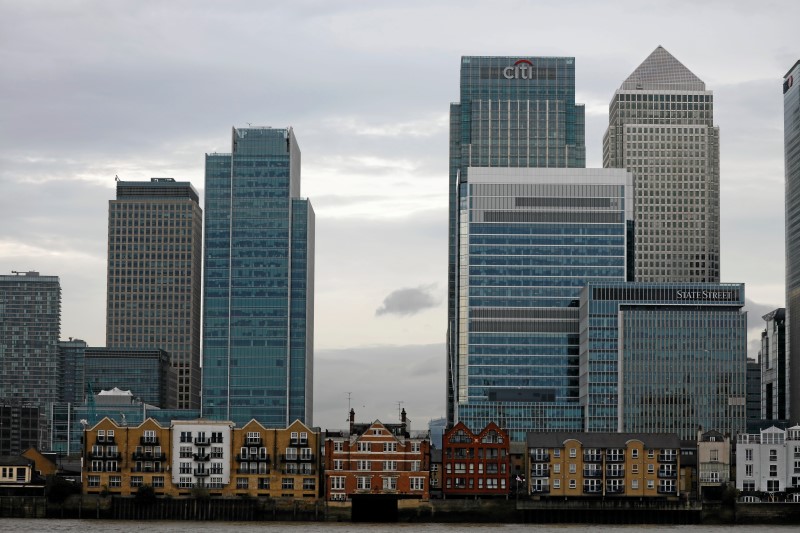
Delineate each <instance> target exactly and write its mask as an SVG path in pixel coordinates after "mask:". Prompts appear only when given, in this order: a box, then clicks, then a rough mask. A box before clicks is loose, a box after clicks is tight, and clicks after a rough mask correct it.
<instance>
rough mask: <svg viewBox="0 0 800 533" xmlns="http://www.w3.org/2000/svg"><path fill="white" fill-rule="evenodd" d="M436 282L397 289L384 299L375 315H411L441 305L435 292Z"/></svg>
mask: <svg viewBox="0 0 800 533" xmlns="http://www.w3.org/2000/svg"><path fill="white" fill-rule="evenodd" d="M434 289H436V284H435V283H432V284H430V285H421V286H419V287H415V288H403V289H397V290H396V291H392V292H391V293H389V296H387V297H386V298H384V299H383V305H381V306H380V307H379V308H378V309H377V310H375V316H381V315H388V314H393V315H400V316H411V315H415V314H417V313H419V312H420V311H423V310H425V309H430V308H431V307H436V306H437V305H439V300H438V298H436V296H435V295H434V294H433V291H434Z"/></svg>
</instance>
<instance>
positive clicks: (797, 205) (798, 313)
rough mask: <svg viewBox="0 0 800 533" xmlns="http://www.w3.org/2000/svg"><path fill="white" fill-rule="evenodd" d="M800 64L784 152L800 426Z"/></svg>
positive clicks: (787, 100)
mask: <svg viewBox="0 0 800 533" xmlns="http://www.w3.org/2000/svg"><path fill="white" fill-rule="evenodd" d="M795 78H798V79H800V61H797V62H796V63H795V64H794V65H793V66H792V68H790V69H789V72H787V73H786V75H785V76H784V77H783V151H784V158H785V160H786V165H785V168H786V200H785V201H786V323H787V324H789V329H788V330H787V331H786V343H787V349H786V352H787V354H788V359H789V361H788V365H789V387H788V395H789V413H788V415H787V416H788V417H789V420H790V421H791V422H792V423H794V424H797V423H798V422H800V89H798V86H799V85H800V84H798V83H797V82H795V81H794V79H795Z"/></svg>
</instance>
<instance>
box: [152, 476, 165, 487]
mask: <svg viewBox="0 0 800 533" xmlns="http://www.w3.org/2000/svg"><path fill="white" fill-rule="evenodd" d="M152 483H153V488H154V489H163V488H164V476H153V481H152Z"/></svg>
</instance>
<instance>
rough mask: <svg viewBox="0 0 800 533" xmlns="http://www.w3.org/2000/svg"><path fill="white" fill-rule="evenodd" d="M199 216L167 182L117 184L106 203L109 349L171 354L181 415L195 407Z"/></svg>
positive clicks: (183, 192)
mask: <svg viewBox="0 0 800 533" xmlns="http://www.w3.org/2000/svg"><path fill="white" fill-rule="evenodd" d="M202 217H203V213H202V210H201V209H200V203H199V199H198V196H197V191H195V190H194V187H192V184H191V183H189V182H181V181H175V180H174V179H172V178H152V179H151V180H150V181H145V182H137V181H118V182H117V198H116V199H115V200H111V201H109V203H108V293H107V299H108V301H107V305H106V345H107V346H108V348H135V349H142V348H153V349H162V350H166V351H168V352H169V354H170V357H171V360H172V365H173V367H174V368H175V370H176V372H177V375H178V407H180V408H182V409H199V408H200V298H201V296H200V291H201V278H200V274H201V261H202V255H201V253H202V252H201V243H202V235H203V230H202V224H203V220H202ZM162 407H164V406H162Z"/></svg>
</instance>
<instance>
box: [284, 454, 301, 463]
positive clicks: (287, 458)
mask: <svg viewBox="0 0 800 533" xmlns="http://www.w3.org/2000/svg"><path fill="white" fill-rule="evenodd" d="M299 460H300V456H299V455H286V454H285V453H283V454H281V462H284V463H285V462H288V461H299Z"/></svg>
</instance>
